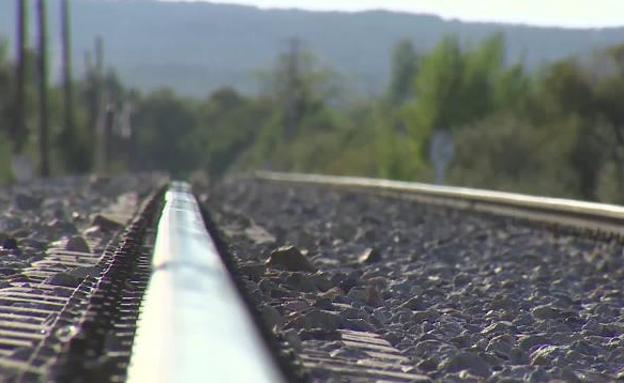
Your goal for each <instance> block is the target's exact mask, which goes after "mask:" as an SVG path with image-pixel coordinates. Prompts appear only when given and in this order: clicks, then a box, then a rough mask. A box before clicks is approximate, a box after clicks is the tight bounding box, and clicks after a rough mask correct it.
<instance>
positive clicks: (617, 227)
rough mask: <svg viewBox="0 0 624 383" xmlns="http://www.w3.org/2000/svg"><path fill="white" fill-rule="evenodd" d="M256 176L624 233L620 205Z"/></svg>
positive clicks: (343, 179) (356, 180) (353, 180)
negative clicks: (351, 189)
mask: <svg viewBox="0 0 624 383" xmlns="http://www.w3.org/2000/svg"><path fill="white" fill-rule="evenodd" d="M256 177H257V178H259V179H261V180H267V181H279V182H294V183H308V184H319V185H326V186H335V187H346V188H354V189H369V190H374V191H377V192H381V193H387V194H394V195H396V194H399V195H401V196H402V197H407V198H413V199H416V200H420V201H422V202H425V203H433V204H442V205H448V206H452V207H457V208H465V209H471V210H475V211H483V212H488V213H495V214H501V215H507V216H514V217H519V218H525V219H530V220H538V221H543V222H549V223H554V224H563V225H568V226H573V227H578V228H582V229H592V230H594V229H595V230H600V231H602V232H606V233H612V234H617V235H622V234H624V207H623V206H617V205H610V204H602V203H595V202H586V201H578V200H572V199H563V198H551V197H539V196H531V195H525V194H518V193H508V192H499V191H492V190H483V189H473V188H465V187H453V186H442V185H430V184H425V183H419V182H405V181H392V180H385V179H375V178H365V177H348V176H329V175H320V174H303V173H279V172H256Z"/></svg>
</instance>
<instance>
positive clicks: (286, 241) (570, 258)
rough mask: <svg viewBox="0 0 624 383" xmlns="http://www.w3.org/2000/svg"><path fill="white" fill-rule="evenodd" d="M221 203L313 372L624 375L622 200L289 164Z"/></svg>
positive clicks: (223, 195)
mask: <svg viewBox="0 0 624 383" xmlns="http://www.w3.org/2000/svg"><path fill="white" fill-rule="evenodd" d="M208 205H209V206H213V207H214V206H217V208H215V210H216V211H215V212H214V215H215V221H216V223H217V226H218V227H219V228H220V229H221V233H222V235H223V237H224V238H225V239H226V242H229V244H230V252H231V253H232V256H233V257H234V258H235V259H236V260H237V264H238V267H239V272H240V273H241V274H242V275H245V276H246V278H243V279H244V280H245V283H246V288H247V289H248V290H249V291H250V293H251V294H252V295H253V296H254V297H256V300H255V301H256V302H255V304H256V305H257V306H258V307H259V308H260V311H261V313H262V315H263V317H264V318H265V321H266V322H267V323H268V324H269V325H270V326H272V327H273V331H274V333H276V334H278V335H279V336H280V337H281V338H282V339H285V342H284V344H285V348H286V349H290V350H291V351H294V354H295V355H297V358H296V359H297V361H298V363H299V365H300V368H301V369H302V370H304V371H305V373H307V374H308V377H309V379H310V380H312V381H325V380H331V379H336V380H341V379H342V380H345V381H358V380H359V381H370V380H375V379H376V380H383V381H428V380H442V381H483V380H487V379H489V380H492V381H498V380H502V379H508V381H527V380H528V381H549V380H556V379H559V380H564V381H591V382H594V381H613V380H614V379H619V378H621V377H624V370H621V369H622V362H624V353H622V351H621V350H622V349H621V346H624V343H622V340H623V339H624V322H623V319H622V318H624V317H623V316H622V312H621V307H623V306H622V305H624V296H622V293H621V291H620V285H621V282H622V281H623V280H624V269H623V267H622V266H624V263H623V261H622V254H623V251H624V249H623V247H622V240H621V234H622V225H621V224H622V219H623V218H624V209H623V208H621V207H619V206H613V205H603V204H595V203H586V202H580V201H572V200H561V199H552V198H539V197H531V196H523V195H518V194H511V193H500V192H492V191H483V190H475V189H466V188H452V187H441V186H432V185H424V184H414V183H405V182H394V181H385V180H371V179H363V178H352V177H330V176H319V175H304V174H280V173H258V174H256V179H239V180H233V181H230V182H229V183H227V182H226V183H225V184H224V185H221V186H220V187H217V188H216V189H215V190H213V191H211V192H210V196H209V198H208ZM284 245H293V246H294V250H293V248H290V249H288V250H284V249H279V247H280V246H284ZM280 254H290V255H292V256H293V257H294V258H303V259H306V261H305V262H304V261H301V262H302V263H301V264H299V265H298V266H292V265H290V264H288V263H286V264H280V263H279V262H278V261H277V259H278V258H279V256H280Z"/></svg>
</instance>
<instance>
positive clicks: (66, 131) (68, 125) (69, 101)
mask: <svg viewBox="0 0 624 383" xmlns="http://www.w3.org/2000/svg"><path fill="white" fill-rule="evenodd" d="M61 41H62V49H63V93H64V98H65V103H64V107H65V108H64V109H65V110H64V112H65V116H64V117H65V118H64V120H65V124H64V127H63V133H62V134H61V141H62V143H63V144H65V145H67V146H66V147H65V148H64V150H70V151H72V153H66V155H65V162H66V164H65V165H66V168H68V169H70V170H72V168H75V165H74V166H72V163H73V161H76V158H74V156H73V154H74V153H73V151H74V150H75V148H74V147H73V146H74V143H75V141H76V140H75V134H76V132H75V129H74V100H73V89H72V75H71V27H70V15H69V0H62V1H61Z"/></svg>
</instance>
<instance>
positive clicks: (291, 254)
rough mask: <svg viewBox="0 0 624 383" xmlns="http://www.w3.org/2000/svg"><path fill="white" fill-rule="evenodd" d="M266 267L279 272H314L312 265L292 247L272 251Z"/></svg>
mask: <svg viewBox="0 0 624 383" xmlns="http://www.w3.org/2000/svg"><path fill="white" fill-rule="evenodd" d="M266 265H267V266H268V267H270V268H274V269H281V270H289V271H307V272H311V273H313V272H316V268H315V267H314V265H312V263H311V262H310V261H309V260H308V259H307V258H306V257H305V256H304V255H303V254H301V251H299V249H297V248H296V247H294V246H283V247H280V248H278V249H276V250H273V252H272V253H271V255H270V256H269V259H267V261H266Z"/></svg>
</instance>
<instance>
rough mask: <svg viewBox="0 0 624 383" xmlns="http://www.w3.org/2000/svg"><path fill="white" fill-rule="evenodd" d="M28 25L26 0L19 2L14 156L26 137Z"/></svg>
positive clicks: (18, 151)
mask: <svg viewBox="0 0 624 383" xmlns="http://www.w3.org/2000/svg"><path fill="white" fill-rule="evenodd" d="M27 25H28V7H27V4H26V0H17V68H16V73H15V77H16V82H17V84H16V95H15V121H14V122H13V124H12V126H11V128H10V133H9V134H10V137H11V140H12V141H13V154H14V155H17V154H20V153H21V152H22V149H23V146H24V141H25V137H26V122H25V98H26V96H25V94H26V91H25V88H26V64H27V63H26V60H27V59H26V41H27V36H26V30H27Z"/></svg>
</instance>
